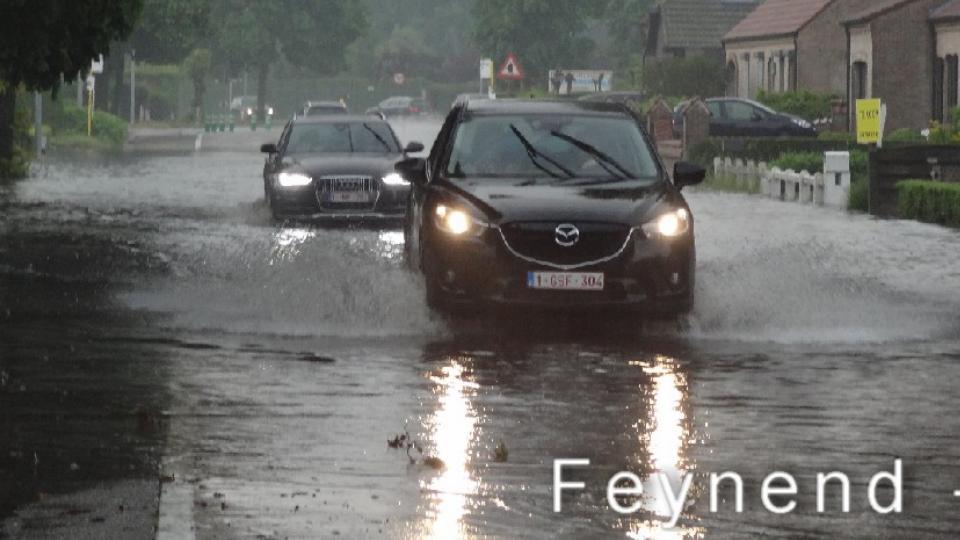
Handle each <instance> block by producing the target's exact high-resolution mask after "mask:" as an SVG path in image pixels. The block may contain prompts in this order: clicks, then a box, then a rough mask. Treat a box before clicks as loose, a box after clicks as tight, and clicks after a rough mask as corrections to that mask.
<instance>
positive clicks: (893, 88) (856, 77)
mask: <svg viewBox="0 0 960 540" xmlns="http://www.w3.org/2000/svg"><path fill="white" fill-rule="evenodd" d="M943 6H944V0H883V1H876V2H873V3H872V5H871V6H870V7H869V8H866V9H865V10H864V11H861V12H859V13H855V14H853V15H852V16H850V17H847V18H845V19H844V20H843V24H844V25H845V26H846V28H847V35H848V42H849V49H848V50H849V53H848V61H847V63H846V65H847V66H849V73H850V77H849V84H848V94H847V95H848V97H849V99H850V100H851V103H852V102H853V100H856V99H861V98H880V99H882V100H883V101H884V103H886V105H887V124H886V130H885V131H886V132H887V133H889V132H891V131H895V130H897V129H901V128H912V129H920V128H923V127H925V126H926V125H927V124H928V123H929V121H930V120H931V119H932V118H935V110H934V94H936V93H937V92H932V91H931V88H934V86H935V84H934V80H935V79H936V78H937V77H936V73H935V72H936V71H937V69H935V62H934V61H933V59H934V58H935V47H936V40H935V37H934V33H933V31H932V30H931V21H930V16H931V13H934V12H935V10H936V9H937V8H940V7H943ZM850 109H851V111H850V112H851V125H853V122H852V119H853V117H854V112H855V111H854V108H853V107H851V108H850Z"/></svg>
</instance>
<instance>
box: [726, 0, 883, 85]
mask: <svg viewBox="0 0 960 540" xmlns="http://www.w3.org/2000/svg"><path fill="white" fill-rule="evenodd" d="M876 1H877V0H767V1H766V2H764V3H763V4H761V5H760V6H758V7H757V8H756V9H755V10H754V11H753V12H751V13H750V14H749V15H747V17H746V18H744V19H743V20H742V21H740V23H739V24H737V25H736V26H735V27H733V29H731V30H730V31H729V32H728V33H727V34H726V35H725V36H724V38H723V46H724V51H725V58H726V62H727V71H728V74H729V78H728V81H729V85H728V88H727V94H728V95H733V96H739V97H742V98H754V97H756V95H757V94H758V93H759V91H760V90H764V91H766V92H788V91H793V90H797V89H804V90H810V91H812V92H818V93H823V94H836V95H839V96H842V95H845V94H846V90H847V70H846V67H845V66H846V56H847V54H846V53H847V36H846V33H845V32H844V28H843V26H841V24H840V21H841V20H843V19H844V18H846V17H848V16H849V15H850V14H851V13H854V12H857V11H859V10H862V9H866V8H867V7H869V6H871V5H874V4H875V3H876Z"/></svg>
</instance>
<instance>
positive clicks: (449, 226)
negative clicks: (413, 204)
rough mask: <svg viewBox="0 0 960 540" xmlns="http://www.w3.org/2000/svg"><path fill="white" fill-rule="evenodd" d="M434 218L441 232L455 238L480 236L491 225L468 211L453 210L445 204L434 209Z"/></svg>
mask: <svg viewBox="0 0 960 540" xmlns="http://www.w3.org/2000/svg"><path fill="white" fill-rule="evenodd" d="M433 217H434V222H435V223H436V224H437V227H438V228H439V229H440V230H442V231H444V232H446V233H448V234H451V235H453V236H464V235H467V234H471V235H473V236H479V235H480V234H481V233H483V231H484V229H487V228H489V227H490V224H488V223H487V222H485V221H483V220H481V219H478V218H476V217H474V216H473V215H472V214H470V213H469V212H468V211H465V210H460V209H457V208H453V207H450V206H447V205H445V204H438V205H437V206H436V208H434V211H433Z"/></svg>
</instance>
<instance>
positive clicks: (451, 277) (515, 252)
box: [397, 100, 705, 315]
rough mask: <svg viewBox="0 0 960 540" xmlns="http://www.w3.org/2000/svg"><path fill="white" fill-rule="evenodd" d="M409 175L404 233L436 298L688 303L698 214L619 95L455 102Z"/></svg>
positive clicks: (675, 309)
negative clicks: (608, 99)
mask: <svg viewBox="0 0 960 540" xmlns="http://www.w3.org/2000/svg"><path fill="white" fill-rule="evenodd" d="M397 170H398V172H400V173H401V174H402V175H403V176H404V178H407V179H409V180H410V182H411V183H412V184H413V186H412V192H411V196H410V199H409V201H410V203H409V204H410V208H409V210H408V211H407V218H406V224H405V226H404V234H405V238H406V243H405V252H406V256H407V260H408V262H409V263H410V265H411V266H412V267H413V268H414V269H418V270H420V271H422V272H423V275H424V277H425V283H426V296H427V303H428V304H429V305H430V306H432V307H433V308H434V309H439V310H446V309H457V308H466V309H473V308H476V307H477V306H482V305H485V304H486V305H510V306H528V307H544V308H551V307H552V308H558V307H560V308H567V309H570V308H573V309H582V308H591V307H592V308H631V309H639V310H646V311H649V312H653V313H656V314H665V315H675V314H680V313H684V312H686V311H688V310H690V309H691V306H692V305H693V294H694V281H695V279H694V276H695V261H696V256H695V249H694V231H693V225H694V222H693V215H692V214H691V212H690V208H689V207H688V206H687V203H686V202H685V201H684V198H683V196H682V195H681V193H680V190H681V189H683V187H684V186H688V185H693V184H697V183H699V182H701V181H703V178H704V175H705V171H704V169H703V168H701V167H699V166H696V165H692V164H687V163H682V162H681V163H678V164H677V165H676V166H675V168H674V171H673V178H672V179H671V177H670V175H668V173H667V171H666V170H665V169H664V166H663V164H662V162H661V160H660V159H659V158H658V157H657V152H656V149H655V147H654V145H653V144H652V143H651V141H650V139H649V137H647V135H646V134H645V132H644V130H643V128H642V127H641V123H640V121H639V120H638V119H637V117H636V116H635V115H634V114H632V113H631V112H629V111H628V110H627V109H626V108H625V107H623V106H622V105H614V104H605V103H588V102H578V101H569V102H552V101H523V100H519V101H514V100H506V101H489V100H486V101H470V102H467V103H463V104H460V105H458V106H456V107H454V109H453V110H451V112H450V113H449V115H448V116H447V118H446V121H445V122H444V125H443V127H442V128H441V130H440V135H439V138H438V139H437V141H436V142H435V143H434V146H433V150H432V151H431V153H430V155H429V157H428V158H426V159H420V158H409V159H406V160H404V161H402V162H400V163H398V164H397Z"/></svg>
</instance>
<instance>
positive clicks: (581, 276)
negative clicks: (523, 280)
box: [527, 272, 603, 291]
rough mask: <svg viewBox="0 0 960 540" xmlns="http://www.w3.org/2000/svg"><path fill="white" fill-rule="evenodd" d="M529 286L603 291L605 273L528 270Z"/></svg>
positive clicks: (561, 289)
mask: <svg viewBox="0 0 960 540" xmlns="http://www.w3.org/2000/svg"><path fill="white" fill-rule="evenodd" d="M527 287H528V288H530V289H546V290H551V291H602V290H603V274H601V273H588V272H527Z"/></svg>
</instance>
